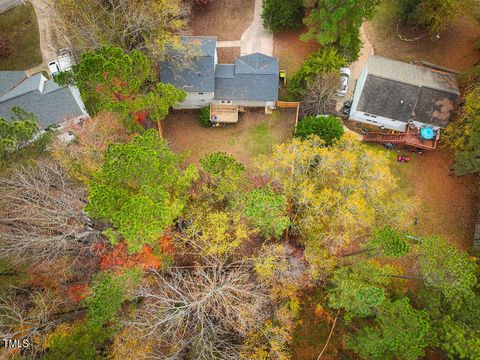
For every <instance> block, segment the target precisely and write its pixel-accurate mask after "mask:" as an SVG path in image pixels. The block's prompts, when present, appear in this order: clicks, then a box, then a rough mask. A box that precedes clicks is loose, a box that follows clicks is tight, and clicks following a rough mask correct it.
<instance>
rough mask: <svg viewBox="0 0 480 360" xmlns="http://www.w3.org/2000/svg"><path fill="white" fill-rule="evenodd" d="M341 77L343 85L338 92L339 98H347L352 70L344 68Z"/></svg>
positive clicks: (341, 70)
mask: <svg viewBox="0 0 480 360" xmlns="http://www.w3.org/2000/svg"><path fill="white" fill-rule="evenodd" d="M340 77H341V80H342V84H341V85H340V89H338V91H337V95H338V96H345V94H346V93H347V89H348V81H349V80H350V69H349V68H346V67H343V68H341V69H340Z"/></svg>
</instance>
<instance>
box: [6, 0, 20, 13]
mask: <svg viewBox="0 0 480 360" xmlns="http://www.w3.org/2000/svg"><path fill="white" fill-rule="evenodd" d="M23 3H24V2H23V1H22V0H0V13H1V12H4V11H6V10H8V9H10V8H12V7H14V6H17V5H20V4H23Z"/></svg>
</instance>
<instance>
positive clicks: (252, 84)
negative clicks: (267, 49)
mask: <svg viewBox="0 0 480 360" xmlns="http://www.w3.org/2000/svg"><path fill="white" fill-rule="evenodd" d="M278 74H279V68H278V60H277V59H275V58H273V57H271V56H267V55H263V54H260V53H254V54H250V55H245V56H242V57H239V58H238V59H237V60H236V61H235V65H217V71H216V72H215V99H217V100H249V101H277V100H278V85H279V79H278Z"/></svg>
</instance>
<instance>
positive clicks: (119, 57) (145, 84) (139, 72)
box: [56, 45, 186, 131]
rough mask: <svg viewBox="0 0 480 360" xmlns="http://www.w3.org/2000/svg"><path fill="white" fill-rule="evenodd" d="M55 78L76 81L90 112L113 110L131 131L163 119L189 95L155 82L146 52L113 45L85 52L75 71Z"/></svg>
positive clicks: (75, 66)
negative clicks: (140, 124)
mask: <svg viewBox="0 0 480 360" xmlns="http://www.w3.org/2000/svg"><path fill="white" fill-rule="evenodd" d="M56 80H57V82H59V83H61V84H73V83H75V84H76V85H77V86H78V88H79V90H80V93H81V95H82V98H83V100H84V101H85V103H86V106H87V107H88V108H89V109H90V110H91V112H93V113H94V114H95V113H96V112H98V111H101V110H106V111H113V112H114V113H116V114H117V115H119V116H120V117H121V118H122V120H124V121H125V124H126V125H127V128H128V129H129V130H130V131H131V130H133V129H135V128H136V124H139V123H143V124H145V121H146V120H151V121H154V122H156V121H161V120H163V119H164V118H165V117H166V115H167V114H168V111H169V109H170V108H171V107H172V106H173V105H175V104H177V103H179V102H181V101H183V99H184V98H185V96H186V94H185V92H184V91H182V90H178V89H176V88H175V87H174V86H172V85H170V84H163V83H160V82H156V81H155V79H154V75H153V71H152V65H151V62H150V60H149V59H148V58H147V57H146V55H145V54H143V53H141V52H139V51H137V50H132V51H131V52H129V53H127V52H125V51H124V50H123V49H121V48H118V47H114V46H111V45H108V46H103V47H101V48H99V49H97V50H95V51H91V52H87V53H84V54H83V55H82V57H81V61H80V62H79V63H78V64H76V65H74V66H73V69H72V71H68V72H62V73H60V74H59V75H58V76H56ZM153 83H155V84H154V85H152V84H153Z"/></svg>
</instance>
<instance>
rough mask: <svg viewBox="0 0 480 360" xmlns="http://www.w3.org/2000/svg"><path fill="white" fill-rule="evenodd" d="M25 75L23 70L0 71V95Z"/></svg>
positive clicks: (10, 88)
mask: <svg viewBox="0 0 480 360" xmlns="http://www.w3.org/2000/svg"><path fill="white" fill-rule="evenodd" d="M25 77H26V76H25V72H23V71H0V97H2V96H3V95H4V94H5V93H7V92H9V91H10V90H12V89H13V88H14V87H15V86H16V85H18V84H19V83H20V82H21V81H22V80H23V79H25Z"/></svg>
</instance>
